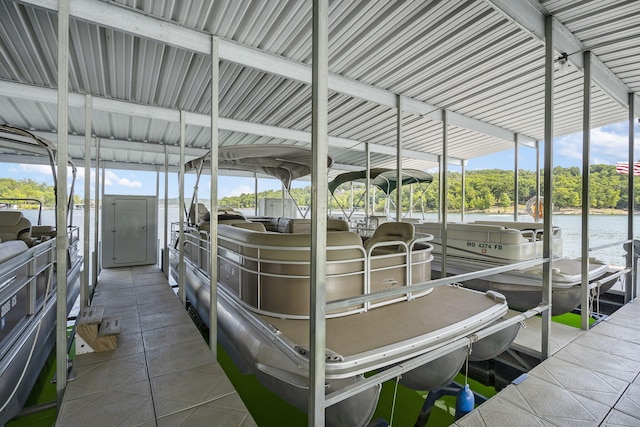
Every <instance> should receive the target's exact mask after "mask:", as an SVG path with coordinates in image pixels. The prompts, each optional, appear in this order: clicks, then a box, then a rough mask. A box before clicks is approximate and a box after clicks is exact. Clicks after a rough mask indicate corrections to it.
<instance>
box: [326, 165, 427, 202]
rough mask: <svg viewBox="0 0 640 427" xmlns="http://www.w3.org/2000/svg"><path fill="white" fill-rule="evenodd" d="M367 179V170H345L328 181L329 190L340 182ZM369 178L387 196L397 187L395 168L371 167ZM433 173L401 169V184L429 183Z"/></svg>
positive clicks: (363, 180) (335, 187) (332, 189)
mask: <svg viewBox="0 0 640 427" xmlns="http://www.w3.org/2000/svg"><path fill="white" fill-rule="evenodd" d="M366 179H367V171H366V170H361V171H355V172H346V173H343V174H340V175H338V176H337V177H335V178H334V179H333V181H331V182H330V183H329V191H330V192H331V194H333V192H334V191H335V190H336V189H337V188H338V187H339V186H340V185H342V184H344V183H346V182H362V183H364V182H365V181H366ZM369 179H370V180H371V185H375V186H376V187H378V188H379V189H381V190H382V191H383V192H384V193H385V194H386V195H387V196H388V195H389V194H391V192H392V191H393V190H395V189H396V188H397V187H398V182H397V181H398V179H397V173H396V170H395V169H387V168H373V169H370V170H369ZM431 182H433V175H431V174H429V173H427V172H423V171H421V170H418V169H403V170H402V183H401V186H402V185H408V184H423V183H424V184H431Z"/></svg>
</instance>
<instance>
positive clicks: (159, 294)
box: [57, 266, 256, 427]
mask: <svg viewBox="0 0 640 427" xmlns="http://www.w3.org/2000/svg"><path fill="white" fill-rule="evenodd" d="M92 305H94V306H96V305H102V306H105V316H119V317H121V318H122V322H121V327H122V329H121V334H120V336H119V337H118V347H117V348H116V349H115V350H112V351H106V352H99V353H88V354H81V355H78V356H77V357H76V359H75V361H74V365H73V369H72V371H71V374H70V376H69V378H70V381H69V383H68V384H67V389H66V392H65V396H64V400H63V404H62V407H61V409H60V412H59V414H58V420H57V425H59V426H65V427H66V426H83V427H84V426H89V425H90V426H94V427H95V426H115V425H117V426H178V425H189V426H205V425H206V426H210V425H216V426H230V427H231V426H233V427H251V426H255V425H256V424H255V422H254V420H253V418H252V417H251V415H250V414H249V412H248V411H247V409H246V407H245V405H244V404H243V402H242V400H241V399H240V397H239V396H238V393H237V392H236V391H235V389H234V388H233V386H232V385H231V383H230V382H229V380H228V379H227V377H226V375H225V373H224V372H223V370H222V368H221V367H220V365H219V364H218V363H217V361H216V360H215V359H214V357H213V355H212V353H211V352H210V351H209V348H208V346H207V344H206V343H205V341H204V340H203V338H202V336H201V335H200V333H199V332H198V330H197V328H196V326H195V325H194V323H193V322H192V320H191V318H190V317H189V315H188V314H187V312H186V311H185V310H184V308H183V306H182V305H181V304H180V302H179V300H178V299H177V298H176V295H175V294H174V292H173V291H172V289H171V287H170V286H169V285H168V283H167V280H166V278H165V277H164V275H163V274H162V273H161V271H160V270H159V269H158V267H157V266H145V267H126V268H118V269H109V270H103V271H102V273H101V275H100V280H99V282H98V285H97V288H96V292H95V295H94V298H93V301H92Z"/></svg>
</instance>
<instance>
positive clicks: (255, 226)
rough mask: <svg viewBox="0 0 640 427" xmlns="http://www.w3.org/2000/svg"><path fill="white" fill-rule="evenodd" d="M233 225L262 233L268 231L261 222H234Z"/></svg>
mask: <svg viewBox="0 0 640 427" xmlns="http://www.w3.org/2000/svg"><path fill="white" fill-rule="evenodd" d="M231 225H232V226H233V227H238V228H244V229H245V230H252V231H258V232H260V233H266V231H267V229H266V228H265V227H264V225H263V224H262V223H260V222H251V221H244V222H234V223H232V224H231Z"/></svg>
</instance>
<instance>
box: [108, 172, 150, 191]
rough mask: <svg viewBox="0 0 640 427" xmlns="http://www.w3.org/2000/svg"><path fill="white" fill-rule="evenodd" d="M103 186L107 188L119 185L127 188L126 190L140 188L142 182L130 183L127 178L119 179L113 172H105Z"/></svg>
mask: <svg viewBox="0 0 640 427" xmlns="http://www.w3.org/2000/svg"><path fill="white" fill-rule="evenodd" d="M104 185H105V186H107V187H109V186H112V185H120V186H122V187H128V188H141V187H142V182H140V181H131V180H130V179H128V178H120V177H119V176H118V175H116V174H115V173H114V172H112V171H110V170H107V171H106V173H105V178H104Z"/></svg>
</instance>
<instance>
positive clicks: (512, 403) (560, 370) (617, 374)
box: [455, 300, 640, 427]
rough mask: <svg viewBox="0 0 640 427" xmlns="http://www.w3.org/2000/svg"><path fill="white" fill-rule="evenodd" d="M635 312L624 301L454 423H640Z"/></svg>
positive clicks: (639, 304)
mask: <svg viewBox="0 0 640 427" xmlns="http://www.w3.org/2000/svg"><path fill="white" fill-rule="evenodd" d="M639 316H640V301H638V300H635V301H633V303H630V304H626V305H625V306H624V307H622V308H621V309H619V310H618V311H616V312H615V313H614V314H612V315H611V316H609V317H608V318H607V320H606V321H604V322H601V323H599V324H598V325H597V326H595V327H594V328H592V329H590V330H589V331H582V332H580V333H578V334H577V336H574V337H573V338H571V339H570V341H569V342H568V343H566V345H564V346H562V347H561V348H558V349H557V352H555V353H554V354H553V355H552V356H551V357H549V358H548V359H546V360H545V361H543V362H542V363H541V364H539V365H538V366H536V367H535V368H533V369H532V370H531V371H529V372H528V373H527V374H524V375H523V377H521V378H518V379H517V380H516V381H514V383H513V384H511V385H509V386H507V387H506V388H505V389H503V390H502V391H501V392H500V393H498V394H497V395H495V396H494V397H492V398H491V399H489V400H488V401H487V402H485V403H483V404H482V405H480V406H479V407H478V408H477V409H476V410H474V411H472V412H471V413H469V414H468V415H466V416H465V417H463V418H461V419H459V420H458V421H457V422H456V423H455V425H456V426H461V427H462V426H465V427H480V426H514V425H540V426H541V425H550V426H551V425H554V426H556V425H557V426H565V425H584V426H635V425H640V351H639V350H640V338H639V336H640V335H639V334H638V332H639V331H640V324H638V321H637V319H638V317H639Z"/></svg>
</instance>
